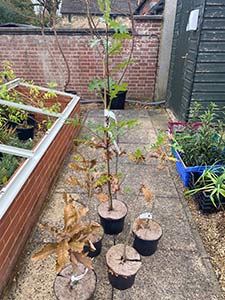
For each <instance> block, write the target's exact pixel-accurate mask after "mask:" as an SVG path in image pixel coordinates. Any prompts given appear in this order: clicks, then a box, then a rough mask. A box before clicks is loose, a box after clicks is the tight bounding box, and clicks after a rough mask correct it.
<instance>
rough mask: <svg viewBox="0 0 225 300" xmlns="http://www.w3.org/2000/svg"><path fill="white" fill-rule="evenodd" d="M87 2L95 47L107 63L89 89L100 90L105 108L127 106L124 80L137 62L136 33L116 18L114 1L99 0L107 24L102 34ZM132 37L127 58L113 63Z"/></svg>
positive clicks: (102, 18)
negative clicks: (113, 11) (134, 54)
mask: <svg viewBox="0 0 225 300" xmlns="http://www.w3.org/2000/svg"><path fill="white" fill-rule="evenodd" d="M86 4H87V18H88V23H89V27H90V33H91V36H92V41H91V47H95V48H96V49H97V51H98V54H99V56H100V57H101V60H102V65H103V73H102V78H100V77H98V78H94V79H93V80H92V83H91V84H90V86H89V90H91V91H93V90H96V91H98V92H99V93H100V95H101V97H102V98H103V102H104V107H105V108H111V109H124V105H125V99H126V93H127V83H124V82H123V79H124V76H125V74H126V72H127V70H128V66H129V65H130V64H131V63H133V62H134V60H132V54H133V49H134V34H132V35H131V34H130V32H129V29H128V28H127V26H126V25H125V24H123V23H122V22H121V21H117V20H116V19H115V18H113V16H112V15H111V1H110V0H106V1H102V0H98V7H99V10H100V12H101V13H102V16H101V18H100V20H99V21H100V22H101V24H102V25H103V26H104V35H101V34H99V32H98V24H97V23H96V22H95V20H94V19H93V17H92V14H91V11H90V0H86ZM127 4H128V7H129V10H130V18H131V27H132V33H134V21H133V17H132V10H131V3H130V0H128V1H127ZM98 23H99V22H98ZM129 40H131V44H130V52H129V54H128V58H127V60H125V61H123V62H121V63H119V64H116V65H115V64H113V61H112V58H113V57H115V56H116V55H118V54H119V53H121V51H122V50H123V48H124V45H125V43H128V41H129ZM126 45H127V44H126ZM118 72H120V74H118Z"/></svg>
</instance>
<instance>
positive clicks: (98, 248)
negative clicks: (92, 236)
mask: <svg viewBox="0 0 225 300" xmlns="http://www.w3.org/2000/svg"><path fill="white" fill-rule="evenodd" d="M102 240H103V237H102V238H101V239H100V240H99V241H97V242H95V243H93V245H94V246H95V249H96V250H95V251H91V249H90V247H88V246H84V252H88V256H89V257H91V258H93V257H96V256H98V255H99V254H100V253H101V251H102Z"/></svg>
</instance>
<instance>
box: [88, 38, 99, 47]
mask: <svg viewBox="0 0 225 300" xmlns="http://www.w3.org/2000/svg"><path fill="white" fill-rule="evenodd" d="M99 42H101V39H94V40H92V41H91V42H90V47H91V48H93V47H94V46H96V45H97V44H98V43H99Z"/></svg>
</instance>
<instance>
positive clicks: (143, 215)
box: [139, 212, 152, 220]
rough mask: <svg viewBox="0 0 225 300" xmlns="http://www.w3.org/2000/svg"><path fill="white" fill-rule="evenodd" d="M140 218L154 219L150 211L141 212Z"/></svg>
mask: <svg viewBox="0 0 225 300" xmlns="http://www.w3.org/2000/svg"><path fill="white" fill-rule="evenodd" d="M139 219H149V220H151V219H152V213H150V212H145V213H143V214H140V216H139Z"/></svg>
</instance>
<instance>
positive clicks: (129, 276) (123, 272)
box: [106, 244, 141, 290]
mask: <svg viewBox="0 0 225 300" xmlns="http://www.w3.org/2000/svg"><path fill="white" fill-rule="evenodd" d="M123 252H124V245H123V244H118V245H115V246H113V247H111V248H110V249H109V251H108V252H107V254H106V263H107V266H108V278H109V282H110V283H111V285H112V286H113V287H114V288H116V289H118V290H126V289H128V288H130V287H131V286H132V285H133V284H134V281H135V276H136V274H137V272H138V270H139V269H140V267H141V257H140V255H139V254H138V253H137V251H136V250H135V249H134V248H132V247H130V246H126V255H127V261H125V262H123V260H122V257H123Z"/></svg>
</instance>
